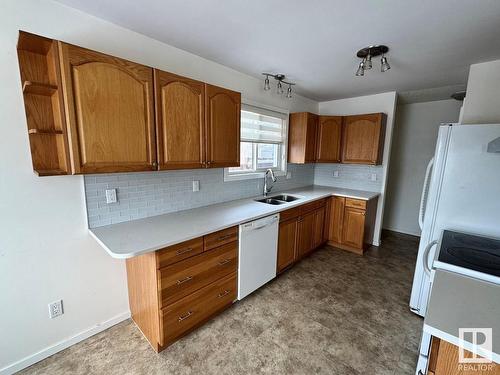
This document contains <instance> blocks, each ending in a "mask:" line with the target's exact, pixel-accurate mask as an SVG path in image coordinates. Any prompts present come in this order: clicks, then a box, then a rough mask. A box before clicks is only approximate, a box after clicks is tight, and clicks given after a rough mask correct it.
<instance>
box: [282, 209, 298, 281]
mask: <svg viewBox="0 0 500 375" xmlns="http://www.w3.org/2000/svg"><path fill="white" fill-rule="evenodd" d="M297 226H298V222H297V218H296V217H295V218H293V219H290V220H286V221H283V222H280V225H279V232H278V233H279V234H278V264H277V271H278V273H279V272H281V271H283V270H284V269H285V268H287V267H288V266H290V265H291V264H293V263H294V262H295V260H296V259H297Z"/></svg>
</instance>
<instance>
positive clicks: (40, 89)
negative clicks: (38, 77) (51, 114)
mask: <svg viewBox="0 0 500 375" xmlns="http://www.w3.org/2000/svg"><path fill="white" fill-rule="evenodd" d="M56 91H57V86H55V85H50V84H48V83H39V82H32V81H24V83H23V93H25V94H35V95H45V96H52V95H53V94H54V93H55V92H56Z"/></svg>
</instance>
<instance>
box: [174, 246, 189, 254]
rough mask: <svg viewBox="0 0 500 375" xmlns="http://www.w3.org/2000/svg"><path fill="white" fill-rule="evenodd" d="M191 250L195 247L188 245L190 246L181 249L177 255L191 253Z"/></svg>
mask: <svg viewBox="0 0 500 375" xmlns="http://www.w3.org/2000/svg"><path fill="white" fill-rule="evenodd" d="M190 251H193V248H192V247H188V248H185V249H179V250H177V251H176V252H175V254H176V255H182V254H185V253H189V252H190Z"/></svg>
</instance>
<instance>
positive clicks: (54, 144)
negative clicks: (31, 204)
mask: <svg viewBox="0 0 500 375" xmlns="http://www.w3.org/2000/svg"><path fill="white" fill-rule="evenodd" d="M17 57H18V60H19V69H20V73H21V84H22V88H23V98H24V108H25V112H26V122H27V125H28V126H27V127H28V129H27V130H28V136H29V141H30V142H29V143H30V151H31V161H32V164H33V170H34V171H35V173H37V174H38V175H39V176H52V175H57V176H59V175H65V174H71V166H70V163H69V150H68V139H67V133H66V131H65V129H66V121H65V117H64V109H63V108H64V102H63V95H62V90H61V87H62V86H61V84H62V83H61V73H60V67H59V54H58V44H57V41H56V40H53V39H48V38H44V37H40V36H38V35H34V34H30V33H26V32H24V31H20V32H19V39H18V43H17Z"/></svg>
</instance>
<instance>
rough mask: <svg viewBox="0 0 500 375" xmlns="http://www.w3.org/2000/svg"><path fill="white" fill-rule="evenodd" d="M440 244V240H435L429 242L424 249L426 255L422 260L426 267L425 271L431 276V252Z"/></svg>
mask: <svg viewBox="0 0 500 375" xmlns="http://www.w3.org/2000/svg"><path fill="white" fill-rule="evenodd" d="M437 244H438V240H434V241H432V242H429V243H428V244H427V246H426V247H425V249H424V255H423V256H422V262H423V264H422V265H423V267H424V272H425V273H426V274H427V276H429V277H430V276H431V269H430V268H429V253H430V252H431V249H432V248H433V247H434V246H435V245H437Z"/></svg>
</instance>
